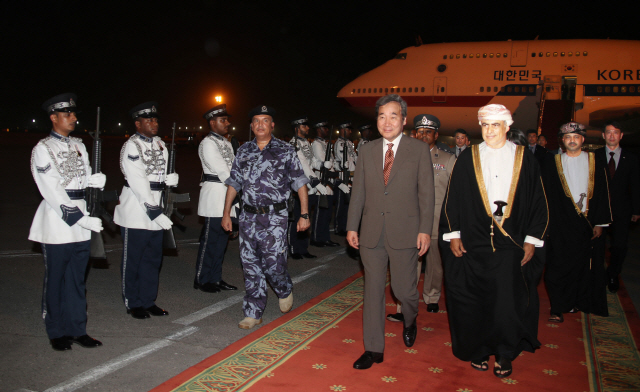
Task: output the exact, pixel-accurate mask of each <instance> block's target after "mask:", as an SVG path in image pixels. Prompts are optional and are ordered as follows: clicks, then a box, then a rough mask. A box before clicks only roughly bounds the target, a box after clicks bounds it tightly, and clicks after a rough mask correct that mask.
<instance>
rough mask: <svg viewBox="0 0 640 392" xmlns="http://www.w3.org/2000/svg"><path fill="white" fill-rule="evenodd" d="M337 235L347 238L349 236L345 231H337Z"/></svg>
mask: <svg viewBox="0 0 640 392" xmlns="http://www.w3.org/2000/svg"><path fill="white" fill-rule="evenodd" d="M335 234H336V235H339V236H340V237H346V236H347V232H346V231H344V230H336V233H335Z"/></svg>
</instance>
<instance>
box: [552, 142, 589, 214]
mask: <svg viewBox="0 0 640 392" xmlns="http://www.w3.org/2000/svg"><path fill="white" fill-rule="evenodd" d="M588 159H589V183H588V185H587V205H586V207H585V210H584V213H582V210H581V209H580V207H578V205H577V204H576V202H575V200H573V196H572V195H571V189H569V184H567V178H566V177H565V175H564V169H563V167H562V154H558V155H556V156H555V160H556V169H557V170H558V176H559V177H560V183H561V184H562V189H563V190H564V194H565V196H567V197H568V198H569V200H571V203H573V208H575V210H576V212H577V213H578V215H584V217H585V218H586V217H587V215H589V201H590V200H591V198H592V197H593V186H594V184H595V178H596V159H595V154H594V153H592V152H590V153H589V154H588Z"/></svg>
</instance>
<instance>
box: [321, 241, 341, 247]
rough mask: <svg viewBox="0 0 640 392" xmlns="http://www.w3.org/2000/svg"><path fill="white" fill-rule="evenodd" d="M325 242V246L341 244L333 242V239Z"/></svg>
mask: <svg viewBox="0 0 640 392" xmlns="http://www.w3.org/2000/svg"><path fill="white" fill-rule="evenodd" d="M324 244H325V246H340V244H339V243H337V242H333V241H331V240H328V241H326V242H325V243H324Z"/></svg>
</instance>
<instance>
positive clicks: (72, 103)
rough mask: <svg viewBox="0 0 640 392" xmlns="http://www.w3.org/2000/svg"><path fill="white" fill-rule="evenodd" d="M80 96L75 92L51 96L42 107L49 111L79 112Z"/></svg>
mask: <svg viewBox="0 0 640 392" xmlns="http://www.w3.org/2000/svg"><path fill="white" fill-rule="evenodd" d="M77 100H78V97H76V95H75V94H74V93H65V94H60V95H56V96H55V97H53V98H49V99H48V100H47V101H46V102H45V103H43V104H42V109H44V111H45V112H47V113H53V112H76V113H77V112H78V110H77V108H76V101H77Z"/></svg>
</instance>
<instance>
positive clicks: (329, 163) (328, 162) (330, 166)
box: [324, 161, 333, 169]
mask: <svg viewBox="0 0 640 392" xmlns="http://www.w3.org/2000/svg"><path fill="white" fill-rule="evenodd" d="M324 167H325V168H327V169H331V168H332V167H333V164H331V161H324Z"/></svg>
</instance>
